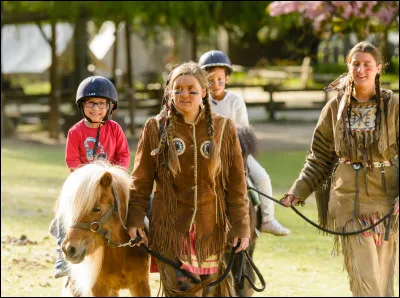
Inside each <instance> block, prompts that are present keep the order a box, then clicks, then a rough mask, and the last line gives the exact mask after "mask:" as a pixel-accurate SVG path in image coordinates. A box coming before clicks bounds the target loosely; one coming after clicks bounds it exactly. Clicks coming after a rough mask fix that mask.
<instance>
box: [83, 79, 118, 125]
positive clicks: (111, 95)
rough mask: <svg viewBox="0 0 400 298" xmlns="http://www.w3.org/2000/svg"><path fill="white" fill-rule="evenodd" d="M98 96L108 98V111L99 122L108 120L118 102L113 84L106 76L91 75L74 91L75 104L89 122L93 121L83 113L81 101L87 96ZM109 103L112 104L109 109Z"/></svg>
mask: <svg viewBox="0 0 400 298" xmlns="http://www.w3.org/2000/svg"><path fill="white" fill-rule="evenodd" d="M93 97H99V98H104V99H107V100H108V113H107V115H106V116H105V117H104V118H103V120H102V122H101V123H103V124H104V123H105V121H107V120H108V118H109V117H110V115H111V114H112V111H113V110H116V109H117V103H118V94H117V90H116V89H115V86H114V84H113V83H112V82H111V81H110V80H109V79H107V78H104V77H102V76H91V77H88V78H86V79H84V80H83V81H82V82H81V83H80V84H79V87H78V90H77V91H76V105H77V106H78V109H79V111H81V113H82V114H83V116H84V117H85V118H86V119H87V120H88V121H89V122H91V123H98V122H93V121H92V120H91V119H90V118H89V117H87V116H86V115H85V112H84V110H83V102H84V101H85V100H86V99H87V98H93ZM111 103H113V104H114V106H113V108H112V109H110V107H111Z"/></svg>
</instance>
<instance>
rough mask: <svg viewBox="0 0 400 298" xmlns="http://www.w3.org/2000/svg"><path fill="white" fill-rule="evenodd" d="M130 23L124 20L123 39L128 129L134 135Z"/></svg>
mask: <svg viewBox="0 0 400 298" xmlns="http://www.w3.org/2000/svg"><path fill="white" fill-rule="evenodd" d="M130 37H131V24H130V23H129V22H128V21H126V22H125V40H126V59H127V60H126V61H127V64H128V65H127V81H128V82H127V83H128V88H127V94H126V95H127V100H128V102H129V116H130V119H131V121H130V131H131V133H132V137H135V133H136V131H135V110H136V106H135V103H136V102H135V86H134V81H133V79H134V78H133V67H132V56H131V38H130Z"/></svg>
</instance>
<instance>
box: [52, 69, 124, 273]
mask: <svg viewBox="0 0 400 298" xmlns="http://www.w3.org/2000/svg"><path fill="white" fill-rule="evenodd" d="M117 103H118V94H117V90H116V89H115V87H114V85H113V83H112V82H111V81H110V80H108V79H106V78H104V77H101V76H92V77H88V78H86V79H84V80H83V81H82V82H81V83H80V85H79V87H78V90H77V92H76V104H77V106H78V109H79V110H80V111H81V113H82V114H83V116H84V118H83V119H82V120H80V121H79V122H78V123H76V124H75V125H74V126H72V127H71V128H70V129H69V131H68V136H67V145H66V149H65V161H66V163H67V167H68V169H69V170H70V172H72V171H74V170H75V169H76V168H78V167H80V166H82V165H84V164H88V163H90V162H92V161H94V160H96V159H104V160H107V161H108V162H110V163H112V164H117V165H120V166H122V167H124V168H125V169H126V170H128V168H129V164H130V152H129V145H128V140H127V139H126V136H125V133H124V131H123V130H122V128H121V126H120V125H119V124H118V123H117V122H115V121H113V120H111V119H109V118H110V116H111V113H112V111H113V110H115V109H117ZM50 233H51V234H52V235H54V236H55V237H56V238H57V244H58V246H60V245H61V243H62V241H63V240H64V237H65V231H62V229H61V228H60V225H59V224H58V220H57V219H55V220H53V222H52V224H51V227H50ZM57 253H58V258H57V260H56V265H55V269H54V277H55V278H60V277H63V276H66V275H68V273H69V269H68V264H67V263H66V261H65V259H64V256H63V253H62V251H61V248H60V247H58V248H57Z"/></svg>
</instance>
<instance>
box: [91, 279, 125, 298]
mask: <svg viewBox="0 0 400 298" xmlns="http://www.w3.org/2000/svg"><path fill="white" fill-rule="evenodd" d="M91 294H92V295H93V296H94V297H118V296H119V290H116V289H115V288H113V287H110V284H109V283H107V282H105V283H104V282H97V283H95V285H94V286H93V288H92V293H91Z"/></svg>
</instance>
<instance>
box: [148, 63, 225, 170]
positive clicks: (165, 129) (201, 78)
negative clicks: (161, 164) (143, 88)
mask: <svg viewBox="0 0 400 298" xmlns="http://www.w3.org/2000/svg"><path fill="white" fill-rule="evenodd" d="M183 75H191V76H194V77H195V78H196V79H197V81H198V82H199V84H200V86H201V88H203V89H206V90H207V86H208V78H207V73H206V72H205V71H203V70H202V69H201V68H200V66H199V65H198V64H197V63H195V62H192V61H190V62H186V63H183V64H180V65H178V66H177V67H175V68H174V69H172V70H171V72H170V74H169V77H168V80H167V83H166V86H165V90H164V100H163V104H162V109H161V112H160V116H161V118H162V121H161V123H162V124H161V125H162V128H161V129H162V131H161V136H160V141H159V144H158V148H156V149H155V150H153V152H152V154H153V155H156V154H158V153H160V152H163V151H164V150H165V147H167V156H168V169H169V171H170V172H171V174H172V175H173V176H174V177H176V176H177V174H179V172H180V170H181V167H180V163H179V158H178V152H177V151H176V148H175V146H174V143H173V138H174V131H175V124H176V120H177V117H180V116H181V114H179V112H178V111H177V109H176V107H175V105H174V103H173V101H172V96H171V95H172V86H173V84H174V82H175V80H176V79H177V78H178V77H180V76H183ZM202 102H203V107H204V113H205V117H206V121H207V132H208V137H209V140H210V167H211V173H213V174H214V175H215V174H217V172H218V171H219V169H220V164H221V162H220V156H219V151H218V150H217V146H216V143H215V140H214V135H215V132H214V123H213V119H212V116H211V107H210V98H209V93H208V90H207V92H206V96H205V97H203V100H202ZM167 140H168V141H167Z"/></svg>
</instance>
